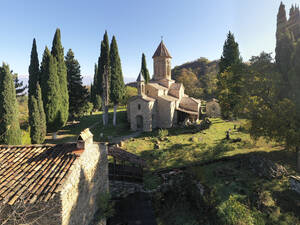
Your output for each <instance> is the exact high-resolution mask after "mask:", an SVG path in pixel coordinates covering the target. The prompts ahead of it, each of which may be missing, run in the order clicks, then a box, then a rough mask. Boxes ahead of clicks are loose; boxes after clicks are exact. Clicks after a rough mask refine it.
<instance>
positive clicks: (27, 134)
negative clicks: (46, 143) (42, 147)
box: [21, 130, 31, 145]
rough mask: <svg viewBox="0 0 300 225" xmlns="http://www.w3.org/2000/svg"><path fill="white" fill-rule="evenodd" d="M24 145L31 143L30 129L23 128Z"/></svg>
mask: <svg viewBox="0 0 300 225" xmlns="http://www.w3.org/2000/svg"><path fill="white" fill-rule="evenodd" d="M21 143H22V145H30V144H31V138H30V131H27V130H22V142H21Z"/></svg>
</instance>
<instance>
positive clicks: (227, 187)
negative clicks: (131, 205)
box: [125, 119, 300, 225]
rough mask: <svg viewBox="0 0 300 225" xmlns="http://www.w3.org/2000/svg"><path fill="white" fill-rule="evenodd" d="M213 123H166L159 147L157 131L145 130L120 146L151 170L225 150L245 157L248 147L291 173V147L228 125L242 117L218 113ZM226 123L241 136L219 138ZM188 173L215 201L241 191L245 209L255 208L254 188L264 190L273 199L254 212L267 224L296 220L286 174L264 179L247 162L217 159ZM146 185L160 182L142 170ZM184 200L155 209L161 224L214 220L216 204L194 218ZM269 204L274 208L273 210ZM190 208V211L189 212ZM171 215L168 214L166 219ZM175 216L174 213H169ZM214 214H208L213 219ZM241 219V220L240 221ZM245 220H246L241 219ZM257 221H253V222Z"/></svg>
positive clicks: (297, 205)
mask: <svg viewBox="0 0 300 225" xmlns="http://www.w3.org/2000/svg"><path fill="white" fill-rule="evenodd" d="M212 122H213V123H212V126H211V127H210V128H209V129H208V130H205V131H202V132H199V133H194V134H193V133H192V132H193V129H189V128H186V129H180V128H173V129H169V130H168V132H169V135H168V137H167V139H166V140H164V141H160V143H159V146H160V148H159V149H154V146H155V144H156V143H157V141H159V138H158V137H157V136H158V132H157V131H154V132H152V133H145V134H144V135H143V136H141V137H139V138H135V139H131V140H128V141H127V142H126V143H125V148H126V149H127V150H128V151H130V152H133V153H135V154H138V155H140V156H141V157H143V158H144V159H146V160H147V163H148V165H149V169H151V170H155V169H160V168H165V167H178V166H183V165H192V164H193V163H195V162H204V161H207V160H211V159H216V158H221V157H224V156H228V157H230V156H234V155H241V156H245V157H247V156H248V155H250V154H252V153H256V154H260V155H262V156H264V157H267V158H269V159H271V160H273V161H275V162H278V163H280V164H283V165H284V166H285V167H286V168H287V170H288V172H289V173H290V174H295V168H296V160H295V153H294V152H289V151H286V150H285V149H284V148H283V147H282V146H280V145H278V144H276V143H274V142H266V141H265V140H264V139H260V140H258V141H256V142H254V141H253V140H252V139H251V138H250V136H249V134H247V132H244V131H241V130H243V129H238V130H240V131H238V130H233V127H234V125H236V126H237V128H239V127H240V126H242V127H246V126H247V124H246V121H245V120H240V121H235V122H225V121H223V120H221V119H212ZM228 129H231V130H232V132H231V138H232V139H234V138H241V139H242V142H239V143H230V142H227V141H225V140H224V138H225V132H226V131H227V130H228ZM226 168H228V169H229V170H230V171H232V174H229V175H228V176H224V177H222V176H217V175H216V173H215V171H216V170H226ZM187 172H188V173H191V174H193V175H194V177H195V178H196V179H197V180H198V181H200V182H201V184H203V185H205V186H206V187H207V188H208V189H210V190H211V191H212V192H211V193H213V194H212V196H211V197H210V199H211V201H212V202H213V205H214V207H217V206H218V205H220V204H222V202H224V201H226V200H227V199H228V198H229V196H230V195H233V196H240V198H241V199H243V200H240V201H241V203H242V204H244V205H245V206H246V207H247V208H249V209H250V212H252V213H255V212H258V211H257V209H256V208H255V204H254V203H253V202H254V199H255V197H254V196H253V194H254V193H255V191H257V190H261V191H268V192H270V193H271V197H272V198H273V200H274V201H275V205H274V206H273V208H272V209H271V211H270V212H265V211H259V213H260V214H259V215H260V217H261V218H263V220H264V221H265V222H266V224H299V223H300V219H299V218H300V215H299V214H300V197H299V195H298V194H296V193H295V192H294V191H291V190H290V189H289V181H288V178H287V177H283V178H281V179H273V180H266V179H264V178H259V177H257V176H256V175H255V174H252V173H251V172H250V171H248V170H247V169H246V168H240V167H239V165H238V164H237V162H235V161H228V162H218V163H213V164H210V165H206V166H192V167H190V168H189V169H188V170H187ZM145 182H146V185H148V186H152V187H153V188H154V187H155V186H156V185H158V184H159V183H160V181H159V179H158V178H155V177H153V175H148V177H147V176H146V181H145ZM188 204H189V203H180V204H179V205H177V203H176V204H174V202H173V203H171V202H170V203H169V205H168V206H166V207H165V208H159V209H156V211H157V212H158V215H157V219H158V221H159V224H160V225H169V224H178V225H179V224H183V223H184V224H214V223H215V222H216V221H214V219H215V217H216V208H213V209H212V211H211V214H208V215H202V216H200V217H202V218H203V220H202V222H199V223H198V222H195V223H193V221H197V218H198V217H199V215H198V213H199V212H196V213H195V212H193V210H191V208H189V207H190V206H189V205H188ZM272 210H273V211H272ZM193 213H194V214H193ZM171 218H173V219H171ZM174 218H175V219H174ZM212 218H213V219H212ZM244 222H245V221H244ZM242 224H250V223H247V222H245V223H242ZM255 224H256V223H255Z"/></svg>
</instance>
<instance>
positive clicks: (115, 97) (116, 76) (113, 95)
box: [109, 36, 125, 126]
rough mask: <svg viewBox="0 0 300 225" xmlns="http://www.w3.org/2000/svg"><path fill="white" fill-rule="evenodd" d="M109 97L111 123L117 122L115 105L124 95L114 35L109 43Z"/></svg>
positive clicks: (116, 105)
mask: <svg viewBox="0 0 300 225" xmlns="http://www.w3.org/2000/svg"><path fill="white" fill-rule="evenodd" d="M109 56H110V69H111V83H110V99H111V101H112V102H113V103H114V118H113V125H114V126H116V124H117V107H118V104H119V103H120V102H121V101H122V99H123V98H124V95H125V84H124V78H123V73H122V67H121V60H120V56H119V51H118V45H117V41H116V38H115V36H113V38H112V41H111V44H110V54H109Z"/></svg>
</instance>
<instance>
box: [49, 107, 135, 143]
mask: <svg viewBox="0 0 300 225" xmlns="http://www.w3.org/2000/svg"><path fill="white" fill-rule="evenodd" d="M112 118H113V110H112V109H111V110H109V125H108V126H107V127H103V124H102V112H97V113H94V114H93V115H87V116H84V117H83V118H81V119H80V123H78V124H69V125H66V126H65V127H63V128H62V129H61V130H59V132H58V138H57V139H56V140H52V136H51V134H48V135H47V137H46V143H54V144H57V143H64V142H75V141H76V138H77V137H78V135H79V134H80V132H81V131H83V130H84V129H85V128H88V127H91V126H93V125H94V124H96V126H94V127H93V128H92V129H91V131H92V133H93V134H94V141H99V142H100V141H108V137H109V136H111V137H116V136H120V135H127V134H130V133H131V131H130V130H129V126H128V123H127V119H126V109H125V108H124V107H120V108H119V109H118V113H117V122H118V126H117V129H116V128H115V127H113V125H112ZM100 133H103V137H100Z"/></svg>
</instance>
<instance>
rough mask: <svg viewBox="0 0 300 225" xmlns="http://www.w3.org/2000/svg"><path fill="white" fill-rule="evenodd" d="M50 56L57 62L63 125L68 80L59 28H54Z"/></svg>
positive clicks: (65, 120) (66, 115) (65, 114)
mask: <svg viewBox="0 0 300 225" xmlns="http://www.w3.org/2000/svg"><path fill="white" fill-rule="evenodd" d="M51 54H52V56H53V57H54V58H55V59H56V62H57V76H58V81H59V92H60V99H59V100H60V101H61V103H60V109H59V111H60V115H61V116H60V117H61V121H60V123H59V124H60V127H63V126H64V125H65V124H66V122H67V120H68V117H69V96H68V82H67V68H66V64H65V60H64V49H63V47H62V44H61V35H60V29H56V31H55V35H54V38H53V42H52V50H51Z"/></svg>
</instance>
